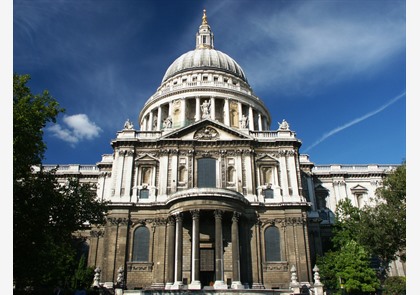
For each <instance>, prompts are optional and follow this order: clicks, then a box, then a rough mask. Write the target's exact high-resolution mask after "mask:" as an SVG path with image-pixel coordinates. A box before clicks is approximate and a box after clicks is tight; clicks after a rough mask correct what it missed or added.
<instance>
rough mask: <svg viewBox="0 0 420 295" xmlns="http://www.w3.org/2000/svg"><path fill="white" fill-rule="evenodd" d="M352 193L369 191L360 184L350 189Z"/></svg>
mask: <svg viewBox="0 0 420 295" xmlns="http://www.w3.org/2000/svg"><path fill="white" fill-rule="evenodd" d="M350 190H351V191H367V190H368V189H367V188H365V187H364V186H361V185H360V184H358V185H356V186H354V187H352V188H350Z"/></svg>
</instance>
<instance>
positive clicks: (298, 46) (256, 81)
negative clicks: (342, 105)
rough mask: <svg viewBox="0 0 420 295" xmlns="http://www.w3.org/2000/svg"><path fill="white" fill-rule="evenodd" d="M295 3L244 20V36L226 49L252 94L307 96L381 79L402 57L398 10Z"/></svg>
mask: <svg viewBox="0 0 420 295" xmlns="http://www.w3.org/2000/svg"><path fill="white" fill-rule="evenodd" d="M297 3H298V4H296V5H290V6H287V5H285V7H282V8H281V9H278V8H277V9H276V8H274V9H273V11H272V12H271V13H266V11H257V12H256V13H253V14H249V15H247V18H246V22H245V21H244V22H243V27H244V29H243V32H246V34H243V35H241V38H240V39H239V41H238V42H239V43H235V44H231V45H229V46H230V47H229V46H228V47H227V52H234V53H235V56H237V57H238V58H237V60H238V61H240V62H239V63H240V64H241V66H243V67H244V70H245V72H246V74H247V76H248V78H249V79H250V83H251V84H252V86H253V87H254V88H256V87H258V88H266V87H270V86H273V85H276V87H278V88H279V89H280V88H281V89H282V91H288V92H296V91H297V92H307V93H310V92H311V91H312V90H313V89H314V88H315V87H318V86H320V85H321V86H322V87H323V88H325V85H326V84H333V83H336V82H339V81H343V80H346V79H349V78H351V77H353V76H355V75H357V76H360V75H361V74H363V75H372V74H375V73H380V71H381V69H382V66H387V65H389V64H391V63H392V58H393V57H394V56H396V55H397V54H401V53H404V51H405V42H406V38H405V17H404V9H403V8H404V6H403V5H395V7H393V6H392V5H388V6H386V5H384V7H376V8H375V10H374V9H373V8H372V7H371V6H372V5H367V6H366V9H361V7H358V4H357V3H351V2H334V1H332V2H323V5H319V2H317V1H301V2H297ZM378 10H379V11H378ZM262 13H266V15H264V17H263V16H262ZM262 20H264V21H262ZM228 21H230V20H228ZM219 35H222V34H219ZM228 37H231V36H228ZM222 38H223V35H222ZM236 40H238V39H236ZM231 43H232V42H231Z"/></svg>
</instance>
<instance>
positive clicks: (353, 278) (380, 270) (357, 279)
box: [317, 162, 406, 294]
mask: <svg viewBox="0 0 420 295" xmlns="http://www.w3.org/2000/svg"><path fill="white" fill-rule="evenodd" d="M405 177H406V165H405V162H403V163H402V165H401V166H399V167H398V168H397V169H396V170H395V171H393V172H392V173H390V174H389V175H387V177H386V178H385V179H384V181H383V186H382V187H381V188H379V189H377V191H376V198H375V199H374V200H372V204H371V205H370V206H365V207H363V208H357V207H355V206H353V205H352V204H351V201H350V200H349V199H346V200H342V201H340V202H339V203H338V205H337V209H336V222H335V224H334V226H333V238H332V243H333V249H332V251H330V252H328V253H327V254H326V255H325V256H324V257H318V259H317V264H318V266H319V268H320V274H321V277H322V280H323V281H324V283H325V285H326V288H330V289H331V290H337V288H338V287H337V286H338V282H339V280H340V278H341V279H342V282H344V287H345V289H346V291H347V292H348V293H350V294H351V293H352V292H355V294H359V293H357V292H360V294H363V292H371V291H372V288H377V287H379V285H378V282H379V281H378V279H376V278H375V277H372V274H375V270H376V271H377V272H376V277H378V278H379V279H380V280H381V281H382V282H384V280H385V279H386V271H387V269H388V266H389V264H390V262H391V261H393V260H395V259H396V258H397V257H400V258H401V259H402V260H403V261H405V242H406V235H405V230H406V224H405V223H406V189H405V188H406V179H405ZM372 258H378V260H379V266H378V267H376V268H373V267H372ZM360 274H362V276H360ZM357 290H358V291H357ZM373 290H374V289H373Z"/></svg>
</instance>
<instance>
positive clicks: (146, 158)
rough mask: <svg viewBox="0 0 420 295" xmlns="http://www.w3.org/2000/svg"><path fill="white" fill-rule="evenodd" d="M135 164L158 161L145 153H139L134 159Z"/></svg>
mask: <svg viewBox="0 0 420 295" xmlns="http://www.w3.org/2000/svg"><path fill="white" fill-rule="evenodd" d="M135 161H136V162H138V161H141V162H159V159H158V158H156V157H154V156H153V155H150V154H147V153H140V154H138V156H137V157H136V160H135Z"/></svg>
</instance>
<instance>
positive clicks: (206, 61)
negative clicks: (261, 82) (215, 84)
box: [162, 48, 247, 83]
mask: <svg viewBox="0 0 420 295" xmlns="http://www.w3.org/2000/svg"><path fill="white" fill-rule="evenodd" d="M195 69H200V70H202V69H212V70H220V71H223V72H226V73H229V74H232V75H234V76H236V77H238V78H240V79H242V80H243V81H245V82H247V79H246V77H245V73H244V71H243V70H242V68H241V67H240V66H239V64H238V63H237V62H236V61H235V60H234V59H233V58H231V57H230V56H229V55H227V54H225V53H223V52H221V51H219V50H215V49H213V48H197V49H195V50H191V51H189V52H187V53H184V54H183V55H181V56H180V57H178V58H177V59H176V60H175V61H174V62H173V63H172V64H171V65H170V66H169V68H168V69H167V70H166V73H165V75H164V76H163V79H162V83H163V82H165V81H166V80H168V79H169V78H171V77H173V76H175V75H176V74H179V73H182V72H185V71H191V70H195Z"/></svg>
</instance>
